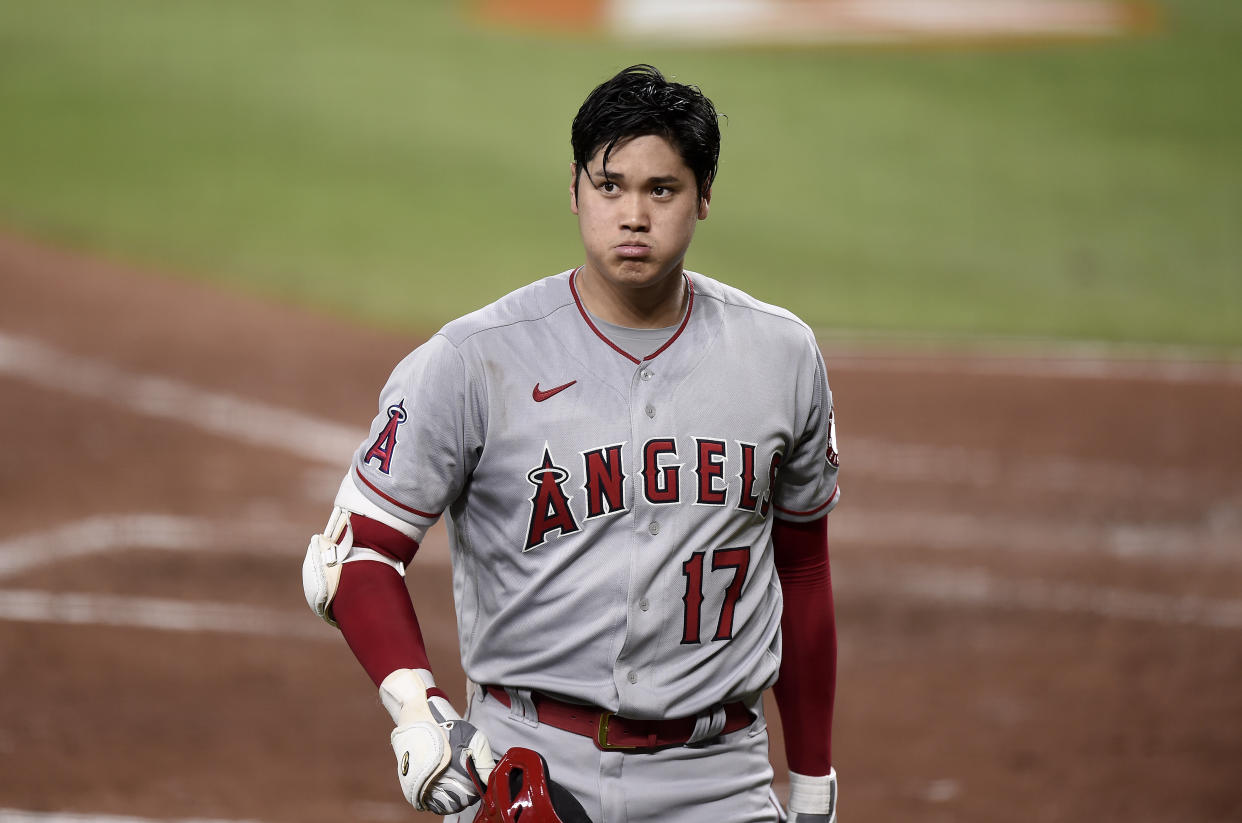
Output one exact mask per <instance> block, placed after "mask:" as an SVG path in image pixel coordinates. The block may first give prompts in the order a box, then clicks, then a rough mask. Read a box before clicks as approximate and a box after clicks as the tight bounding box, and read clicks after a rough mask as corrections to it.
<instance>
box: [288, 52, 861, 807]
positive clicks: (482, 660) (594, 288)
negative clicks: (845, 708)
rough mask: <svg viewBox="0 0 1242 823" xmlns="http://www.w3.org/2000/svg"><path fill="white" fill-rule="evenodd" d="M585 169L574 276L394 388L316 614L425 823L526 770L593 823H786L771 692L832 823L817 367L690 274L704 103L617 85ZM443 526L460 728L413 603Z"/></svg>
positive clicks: (437, 354) (312, 594) (627, 75)
mask: <svg viewBox="0 0 1242 823" xmlns="http://www.w3.org/2000/svg"><path fill="white" fill-rule="evenodd" d="M572 145H573V152H574V161H573V164H572V165H571V168H570V172H571V175H570V208H571V210H572V212H573V213H574V214H576V215H577V217H578V225H579V229H580V233H581V236H582V245H583V251H584V261H583V263H582V264H581V265H580V266H578V267H577V268H575V269H573V270H570V271H566V272H563V273H561V274H558V275H554V276H552V277H548V278H545V279H543V280H540V281H537V282H535V283H533V284H531V285H529V286H526V287H524V288H521V289H519V290H517V291H516V292H513V293H512V294H510V295H508V296H506V297H504V298H502V299H501V300H499V301H498V302H496V303H494V304H492V305H490V306H487V307H486V308H483V309H481V310H479V311H477V312H474V313H473V314H470V315H467V316H465V317H463V318H460V319H458V320H456V321H453V322H452V323H449V324H448V325H447V326H445V327H444V328H443V329H442V330H441V331H440V332H439V333H438V334H436V336H435V337H433V338H432V339H431V340H429V341H428V342H427V343H426V344H424V345H423V346H421V347H419V348H418V349H417V350H415V351H414V352H413V353H412V354H410V355H409V356H408V357H407V358H406V359H405V360H403V361H402V362H401V363H400V364H399V365H398V366H397V367H396V369H395V370H394V372H393V374H392V377H391V378H390V379H389V381H388V384H387V385H386V386H385V388H384V390H383V392H382V393H381V396H380V403H379V415H378V416H377V417H376V419H375V421H374V423H373V424H372V428H371V433H370V435H369V436H368V438H367V440H366V441H365V442H364V443H363V444H362V446H361V447H360V448H359V450H358V452H357V453H356V455H355V457H354V461H353V465H352V467H351V469H350V471H349V473H348V475H347V476H346V477H345V479H344V481H343V482H342V484H341V488H340V492H339V493H338V495H337V498H336V508H335V510H334V512H333V516H332V519H331V521H330V522H329V524H328V528H327V529H326V530H325V534H324V535H316V537H315V538H313V539H312V541H311V546H310V549H309V551H308V553H307V560H306V564H305V566H304V578H305V581H306V589H307V599H308V601H309V602H310V603H311V606H312V608H314V609H315V610H316V612H317V613H319V614H320V615H321V616H323V617H325V619H328V620H329V621H330V622H332V621H334V622H335V624H337V625H339V626H340V629H341V631H342V633H343V634H344V636H345V638H346V640H347V642H348V643H349V645H350V647H351V649H352V650H353V651H354V653H355V655H356V656H357V657H358V659H359V661H360V662H361V663H362V665H363V666H364V667H365V669H366V670H367V672H368V674H369V675H370V676H371V678H372V679H373V680H374V682H375V683H376V685H377V686H378V687H379V689H380V696H381V700H382V702H383V704H384V706H385V707H386V708H387V709H388V710H389V712H390V714H391V715H392V717H393V721H394V723H396V728H395V730H394V731H393V734H392V744H393V748H394V752H395V753H396V756H397V761H398V777H399V780H400V783H401V786H402V790H403V792H404V793H405V796H406V798H407V799H408V800H409V801H410V802H411V803H412V804H413V805H414V806H415V807H416V808H418V809H423V810H429V811H434V812H437V813H440V814H453V813H457V812H462V814H461V819H463V820H472V819H473V816H474V815H473V810H472V809H468V806H469V804H471V803H473V802H474V801H475V799H476V798H477V796H478V792H477V788H476V784H475V781H474V780H472V776H471V773H470V772H471V770H472V769H474V770H476V771H477V773H478V776H479V777H481V778H482V779H484V780H485V779H486V777H487V774H488V773H489V771H490V769H491V768H492V766H493V764H494V760H493V752H495V753H496V756H499V753H500V752H503V751H505V750H507V749H509V748H511V747H523V748H529V749H534V750H536V751H537V752H539V753H540V754H542V755H544V757H546V758H547V761H548V764H549V767H550V771H551V775H552V776H553V777H554V778H556V780H557V782H558V783H560V784H562V785H563V786H564V787H566V788H567V789H569V790H570V791H571V792H572V793H573V794H574V795H575V796H576V797H577V798H578V800H579V801H580V802H581V803H582V804H583V806H584V808H585V810H586V812H587V814H588V815H589V816H590V818H591V819H592V820H594V821H596V823H605V821H607V823H612V822H613V821H617V822H618V823H621V822H627V823H634V822H635V821H711V822H712V823H726V822H727V821H776V820H778V819H779V816H780V815H781V810H780V808H779V805H778V804H776V802H775V800H774V798H773V796H772V794H771V791H770V789H769V786H770V784H771V779H772V769H771V766H770V765H769V763H768V743H767V733H766V726H765V724H764V721H763V716H762V713H763V706H762V702H761V696H762V693H763V691H764V690H765V689H767V688H768V687H771V686H773V684H774V683H775V694H776V699H777V703H778V706H779V708H780V711H781V716H782V718H783V719H784V721H785V722H784V729H785V749H786V754H787V759H788V762H789V765H790V768H791V774H790V783H791V792H792V793H791V799H790V803H789V808H790V812H791V813H792V816H793V818H794V819H796V820H799V821H803V823H808V821H809V822H812V823H829V821H831V820H832V819H833V817H834V815H835V804H836V777H835V772H834V771H833V769H832V761H831V750H830V734H831V724H832V707H833V698H834V691H835V680H836V631H835V624H834V618H833V607H832V592H831V584H830V580H829V575H828V543H827V536H826V535H827V531H826V515H827V513H828V511H829V510H830V509H831V508H832V507H833V506H834V505H835V504H836V502H837V499H838V496H839V492H838V490H837V486H836V475H837V454H836V442H835V434H834V431H833V413H832V395H831V393H830V391H829V388H828V383H827V378H826V376H825V371H824V364H823V361H822V358H821V356H820V353H819V350H818V348H817V346H816V344H815V340H814V337H813V335H812V334H811V332H810V330H809V329H808V328H807V327H806V325H805V324H803V323H802V322H801V321H799V320H798V319H797V318H796V317H794V316H793V315H792V314H790V313H788V312H786V311H784V310H782V309H779V308H775V307H773V306H769V305H766V304H764V303H761V302H759V301H757V300H755V299H754V298H751V297H749V296H748V295H746V294H743V293H742V292H740V291H738V290H736V289H733V288H730V287H728V286H725V285H723V284H722V283H719V282H717V281H715V280H713V279H711V278H709V277H706V276H704V275H701V274H697V273H693V272H688V271H686V270H685V268H684V265H683V261H684V258H685V254H686V251H687V249H688V248H689V246H690V242H691V239H692V238H693V236H694V230H695V226H696V225H697V223H698V221H700V220H703V219H705V218H706V217H707V215H708V211H709V208H710V205H711V196H712V183H713V182H714V181H715V178H716V170H717V158H718V155H719V146H720V132H719V127H718V124H717V114H716V111H715V109H714V107H713V106H712V103H711V101H710V100H708V99H707V98H706V97H704V96H703V94H702V93H701V92H700V91H699V90H698V89H697V88H695V87H691V86H685V85H682V84H679V83H673V82H669V81H667V80H666V79H665V78H664V77H663V76H662V75H661V74H660V73H659V72H658V71H657V70H656V69H654V68H652V67H651V66H633V67H630V68H628V69H625V70H624V71H622V72H620V73H619V74H617V75H616V76H615V77H613V78H612V79H610V80H608V81H607V82H605V83H603V84H602V85H600V86H599V87H598V88H596V89H595V90H594V91H593V92H592V93H591V95H590V96H589V97H588V98H587V100H586V102H584V103H583V105H582V108H581V109H580V111H579V112H578V115H577V117H576V118H575V119H574V122H573V127H572ZM444 513H447V515H448V527H449V536H450V540H451V546H452V557H453V586H454V596H455V600H456V607H457V623H458V634H459V640H460V644H461V654H462V664H463V668H464V669H465V672H466V675H467V676H468V678H469V679H470V686H469V689H468V691H469V694H468V695H467V698H468V702H467V704H466V715H465V718H464V719H462V718H461V717H460V716H459V715H458V714H457V712H456V711H455V710H454V708H453V706H452V704H451V703H450V701H449V699H448V698H447V696H446V695H444V693H443V692H441V691H440V690H439V689H437V688H436V686H435V681H434V678H433V676H432V673H431V671H430V668H431V667H430V664H429V663H428V661H427V654H426V651H425V648H424V645H423V640H422V636H421V633H420V631H419V625H418V619H417V617H416V616H415V613H414V610H413V606H412V604H411V602H410V599H409V597H408V595H407V592H406V589H405V586H404V583H403V581H402V579H401V574H402V573H403V572H404V569H405V567H406V565H407V564H409V563H410V561H411V560H412V559H413V558H414V554H415V552H416V551H417V549H418V543H419V541H421V540H422V539H423V536H424V534H425V532H426V530H427V528H428V527H429V526H431V525H432V524H433V523H434V522H435V521H436V519H437V518H438V517H440V515H441V514H444ZM782 638H783V643H782ZM782 652H783V654H782ZM778 675H779V679H778Z"/></svg>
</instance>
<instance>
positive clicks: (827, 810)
mask: <svg viewBox="0 0 1242 823" xmlns="http://www.w3.org/2000/svg"><path fill="white" fill-rule="evenodd" d="M787 821H788V823H837V772H836V770H835V769H829V770H828V774H826V775H823V776H822V777H812V776H809V775H805V774H798V773H797V772H790V773H789V817H788V818H787Z"/></svg>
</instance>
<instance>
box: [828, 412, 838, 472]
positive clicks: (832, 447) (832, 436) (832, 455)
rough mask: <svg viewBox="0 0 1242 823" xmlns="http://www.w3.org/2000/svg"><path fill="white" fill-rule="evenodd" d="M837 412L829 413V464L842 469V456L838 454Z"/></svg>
mask: <svg viewBox="0 0 1242 823" xmlns="http://www.w3.org/2000/svg"><path fill="white" fill-rule="evenodd" d="M836 413H837V412H836V410H835V409H832V410H830V411H829V412H828V464H829V465H830V466H832V467H833V468H834V469H839V468H841V456H840V455H839V454H837V418H836Z"/></svg>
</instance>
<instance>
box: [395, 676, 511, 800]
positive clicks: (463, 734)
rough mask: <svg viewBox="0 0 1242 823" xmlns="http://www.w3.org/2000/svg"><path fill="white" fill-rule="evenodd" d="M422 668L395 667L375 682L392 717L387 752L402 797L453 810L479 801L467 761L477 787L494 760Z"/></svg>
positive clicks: (483, 741)
mask: <svg viewBox="0 0 1242 823" xmlns="http://www.w3.org/2000/svg"><path fill="white" fill-rule="evenodd" d="M434 686H435V680H434V679H433V678H432V676H431V672H429V671H427V670H426V669H398V670H397V671H395V672H393V673H392V674H390V675H388V677H386V678H384V682H383V683H381V684H380V700H381V701H382V702H383V703H384V708H386V709H388V713H389V714H390V715H392V718H393V722H394V723H396V724H397V728H395V729H393V732H392V736H391V740H392V750H393V753H394V754H395V755H396V756H397V779H398V780H399V781H400V782H401V792H402V794H404V795H405V799H406V800H408V801H409V802H410V804H411V805H412V806H413V807H414V808H415V809H418V810H419V811H423V812H434V813H435V814H441V815H445V814H455V813H457V812H460V811H462V810H463V809H465V808H466V807H467V806H469V805H470V804H471V803H474V802H475V801H476V800H478V799H479V792H478V790H477V789H476V788H475V784H474V781H472V780H471V778H470V772H469V770H468V769H467V763H468V762H473V765H474V768H475V770H476V771H477V773H478V775H479V777H480V779H481V780H482V782H483V785H486V784H487V778H488V777H489V776H490V775H491V773H492V769H494V768H495V767H496V762H495V760H494V759H493V757H492V749H491V746H489V745H488V742H487V738H486V737H485V736H484V735H483V733H482V732H481V731H479V730H478V729H476V728H475V727H474V726H473V725H471V724H470V723H467V722H466V721H464V720H462V719H461V715H459V714H457V712H456V711H455V710H454V709H453V706H452V704H450V703H449V702H448V701H447V700H445V699H444V698H443V697H439V696H428V694H427V692H428V690H429V689H431V688H433V687H434Z"/></svg>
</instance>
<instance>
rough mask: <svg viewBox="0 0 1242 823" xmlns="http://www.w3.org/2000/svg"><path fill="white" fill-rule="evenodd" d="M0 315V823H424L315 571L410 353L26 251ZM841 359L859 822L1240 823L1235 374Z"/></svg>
mask: <svg viewBox="0 0 1242 823" xmlns="http://www.w3.org/2000/svg"><path fill="white" fill-rule="evenodd" d="M0 284H3V294H4V298H3V300H0V453H2V454H3V455H4V457H3V460H0V489H2V490H3V493H2V494H0V678H2V679H3V683H4V699H3V700H0V821H5V823H10V822H11V823H17V821H23V823H25V822H26V821H40V820H68V819H75V820H93V819H95V817H94V815H101V814H112V815H126V816H131V817H137V818H149V819H157V820H170V819H186V818H211V819H221V820H250V821H266V822H267V823H341V821H359V822H360V823H367V821H397V820H405V819H410V815H411V813H410V812H409V811H408V809H406V808H405V807H403V806H402V804H401V801H400V797H399V793H398V789H397V785H396V781H395V780H394V777H393V774H392V771H393V769H392V764H391V763H390V762H389V758H390V753H389V751H388V746H387V734H388V729H389V723H388V719H387V716H386V714H385V713H384V711H383V710H382V709H381V707H380V706H379V703H378V701H377V700H376V698H375V696H374V695H375V692H374V689H373V688H372V687H371V685H370V683H369V681H368V680H367V678H366V677H365V675H364V674H363V672H362V670H361V668H360V667H358V666H357V664H356V663H355V662H354V661H353V659H352V657H351V656H350V653H349V651H348V650H347V648H346V647H345V644H344V643H343V642H342V641H341V639H340V638H339V636H337V633H336V632H335V631H334V630H332V629H331V628H329V627H327V626H326V625H323V624H321V623H319V622H318V621H317V620H316V619H315V618H314V617H313V616H312V615H311V614H310V612H309V611H308V610H307V608H306V606H305V604H304V602H303V600H302V593H301V590H300V586H299V576H300V571H299V566H300V563H301V558H302V554H303V551H304V547H305V544H306V541H307V538H308V536H309V535H310V534H311V533H312V532H314V531H316V530H318V529H319V528H321V527H322V525H323V521H324V520H325V518H326V516H327V514H328V510H329V504H330V500H331V497H332V494H333V491H334V489H335V486H336V483H337V481H338V478H339V477H340V476H341V473H342V472H343V470H344V467H345V465H346V461H347V459H348V455H349V451H350V449H351V448H352V445H353V441H354V440H356V439H359V438H361V436H362V432H363V429H364V428H365V426H366V424H367V422H368V421H369V419H370V417H371V415H372V414H373V412H374V403H375V397H376V393H377V392H378V389H379V387H380V385H381V383H382V381H383V380H384V378H385V376H386V375H387V373H388V371H389V370H390V368H391V367H392V365H393V364H394V363H395V362H396V361H397V359H398V358H400V357H401V356H402V355H404V354H405V353H406V352H407V351H408V350H409V349H410V348H411V347H413V346H414V345H416V344H417V343H418V342H419V341H418V340H416V339H413V338H411V337H405V336H400V335H392V334H381V333H377V332H373V331H367V330H365V329H362V328H358V327H355V326H350V325H347V324H345V323H343V322H341V321H339V320H335V319H331V318H327V317H323V316H316V315H312V314H309V313H305V312H302V311H299V310H295V309H292V308H288V307H286V306H281V305H275V304H271V303H261V302H256V301H252V300H247V299H242V298H240V297H236V296H231V295H229V294H224V293H220V292H217V291H214V290H211V289H209V288H206V287H201V286H197V285H193V284H189V283H186V282H183V281H176V280H169V279H163V278H160V277H155V276H153V275H150V274H146V273H139V272H134V271H130V270H125V269H123V268H121V267H118V266H115V265H110V264H107V263H103V262H99V261H98V260H93V259H88V258H84V257H81V256H74V255H70V254H66V253H62V252H57V251H52V250H49V249H46V248H43V247H39V246H36V245H33V244H30V243H28V242H26V241H23V240H20V239H17V238H15V237H13V236H4V235H0ZM151 341H159V345H158V346H152V344H151ZM826 354H827V362H828V368H829V374H830V379H831V381H832V385H833V388H834V390H835V393H836V396H837V397H838V398H839V400H838V416H839V418H840V425H841V435H840V438H841V439H840V445H841V453H842V487H843V501H842V505H841V507H840V508H839V509H838V510H837V512H835V513H834V514H833V515H832V516H831V524H830V536H831V542H832V547H833V548H832V569H833V578H834V584H835V590H836V597H837V608H838V616H839V626H840V640H841V655H840V683H839V692H838V702H837V706H838V708H837V721H836V735H835V752H836V760H837V764H838V768H839V770H840V773H841V781H842V782H841V786H842V804H841V808H842V820H843V821H852V822H853V823H862V822H863V821H896V820H918V821H922V822H923V823H933V822H937V821H972V822H974V821H977V822H978V823H996V822H997V821H1004V822H1005V823H1028V822H1029V823H1035V821H1127V823H1147V822H1150V823H1157V821H1158V822H1159V823H1171V822H1172V821H1195V823H1225V821H1237V820H1239V819H1242V785H1240V784H1239V781H1238V774H1239V767H1240V766H1242V688H1239V682H1242V595H1240V594H1239V593H1240V592H1242V552H1240V551H1239V546H1242V473H1240V472H1239V471H1238V466H1239V465H1242V438H1240V437H1239V427H1238V421H1239V420H1242V376H1240V375H1239V373H1238V370H1237V369H1236V368H1229V367H1223V366H1212V365H1196V364H1189V363H1174V364H1170V363H1155V362H1151V363H1148V362H1139V361H1126V362H1119V361H1108V360H1099V361H1085V360H1079V359H1068V360H1058V359H1055V358H1054V359H1038V358H1023V359H1017V360H1013V361H1011V362H1004V361H997V360H990V359H986V358H982V357H962V358H954V357H950V356H947V355H945V356H936V355H928V354H926V353H924V354H921V355H918V356H909V355H902V354H900V353H896V354H891V355H883V356H882V355H880V354H877V353H875V352H869V353H867V352H863V353H859V352H850V351H845V350H834V348H833V347H831V346H829V347H828V348H827V350H826ZM448 571H449V570H448V557H447V548H446V544H445V538H444V532H443V529H442V528H441V527H437V529H436V530H435V531H434V532H433V533H432V535H431V536H430V537H429V538H428V540H427V541H426V545H425V546H424V548H423V549H422V551H421V552H420V555H419V557H418V558H417V560H416V562H415V564H414V566H413V567H412V570H411V573H410V575H409V578H408V580H409V584H410V588H411V590H412V592H413V594H414V597H415V601H416V603H417V605H418V610H419V614H420V617H421V619H422V624H423V631H424V634H425V636H426V638H427V640H428V643H429V645H430V652H431V657H432V660H433V663H434V664H435V665H436V667H437V671H438V674H439V676H440V679H441V680H442V681H443V682H444V684H445V685H446V686H447V689H448V691H449V692H450V693H451V694H454V695H460V694H461V693H462V690H463V681H462V677H461V674H460V671H459V669H458V668H457V666H456V637H455V629H454V621H453V617H452V604H451V601H450V598H451V595H450V585H449V577H448ZM773 717H774V713H773ZM775 751H776V754H775V755H774V759H775V761H776V763H777V766H778V773H781V770H782V767H781V756H780V754H779V752H780V745H779V736H778V739H777V741H775ZM31 812H41V813H51V812H79V813H82V814H84V815H88V816H87V817H85V818H66V817H56V816H51V815H35V814H30V813H31ZM428 819H431V818H428Z"/></svg>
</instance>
